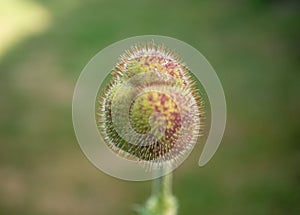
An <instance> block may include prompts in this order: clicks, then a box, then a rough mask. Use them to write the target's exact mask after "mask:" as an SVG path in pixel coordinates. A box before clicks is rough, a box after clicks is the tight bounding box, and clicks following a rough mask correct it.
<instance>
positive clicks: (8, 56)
mask: <svg viewBox="0 0 300 215" xmlns="http://www.w3.org/2000/svg"><path fill="white" fill-rule="evenodd" d="M16 2H17V1H16ZM24 2H25V1H24ZM26 2H27V1H26ZM29 3H30V5H37V6H38V7H39V8H43V10H45V11H46V13H47V14H49V17H50V19H51V25H48V28H44V31H43V32H40V33H39V34H38V35H37V34H35V35H32V36H30V37H29V36H27V37H24V35H23V40H19V41H20V42H19V43H17V44H15V45H14V46H9V47H10V49H6V52H5V53H4V54H3V55H2V57H1V59H0V110H1V115H0V143H1V150H0V214H9V215H15V214H18V215H19V214H22V215H27V214H28V215H35V214H39V215H48V214H49V215H50V214H51V215H52V214H57V215H60V214H61V215H67V214H72V215H74V214H103V215H105V214H117V215H118V214H120V215H126V214H132V213H133V212H132V210H131V205H132V204H133V203H142V202H143V201H144V200H146V199H147V197H148V196H149V192H150V185H151V184H150V183H149V182H141V183H132V182H124V181H119V180H116V179H114V178H111V177H109V176H106V175H105V174H103V173H101V172H100V171H98V170H97V169H96V168H94V167H93V166H92V165H91V164H90V163H89V162H88V161H87V159H86V158H85V157H84V155H83V153H82V152H81V151H80V149H79V146H78V144H77V141H76V139H75V136H74V132H73V128H72V120H71V100H72V92H73V89H74V86H75V82H76V79H77V78H78V76H79V73H80V72H81V69H82V68H83V67H84V65H85V64H86V63H87V61H88V60H89V59H90V58H91V57H92V56H93V55H94V54H95V53H96V52H97V51H99V50H100V49H102V48H104V47H105V46H107V45H109V44H110V43H112V42H115V41H117V40H120V39H124V38H126V37H130V36H135V35H141V34H162V35H167V36H172V37H176V38H178V39H181V40H184V41H186V42H187V43H189V44H191V45H193V46H194V47H195V48H197V49H198V50H200V51H201V52H202V53H203V54H204V55H205V56H206V57H207V58H208V60H209V61H210V63H211V64H212V65H213V66H214V68H215V70H216V71H217V73H218V75H219V77H220V79H221V81H222V83H223V87H224V90H225V93H226V99H227V105H228V124H227V129H226V133H225V137H224V140H223V143H222V145H221V147H220V149H219V151H218V152H217V154H216V155H215V157H214V159H213V160H212V161H211V162H210V163H209V164H208V165H207V166H206V167H204V168H201V169H200V168H198V167H197V165H196V164H197V159H198V156H199V153H200V150H201V147H197V148H196V149H195V151H194V152H193V153H192V156H191V157H190V158H189V159H188V160H187V161H186V162H185V163H184V164H183V165H182V166H181V167H180V168H179V169H177V170H176V171H175V181H174V191H175V193H176V196H177V197H178V199H179V203H180V214H182V215H185V214H222V215H226V214H228V215H232V214H244V215H247V214H249V215H250V214H251V215H253V214H257V215H260V214H261V215H266V214H270V215H271V214H272V215H277V214H278V215H279V214H280V215H281V214H290V215H292V214H299V212H300V207H299V204H298V202H299V199H300V190H299V182H298V181H299V179H300V172H299V164H300V153H299V137H300V136H299V134H300V132H299V128H300V125H299V121H300V116H299V109H300V100H299V90H300V89H299V88H300V87H299V81H300V77H299V45H298V40H299V21H300V20H299V18H300V17H299V13H298V11H299V4H298V3H296V1H254V0H253V1H237V0H231V1H192V0H190V1H179V0H174V1H158V0H153V1H138V0H130V1H121V0H119V1H106V0H102V1H67V0H65V1H58V0H55V1H48V0H47V1H46V0H41V1H29ZM0 4H1V5H0V7H1V10H2V11H3V10H4V9H3V8H4V6H5V4H4V2H0ZM2 6H3V7H2ZM6 9H7V11H8V12H7V11H6V12H5V13H6V14H7V13H11V15H12V17H14V16H15V17H18V20H22V19H23V18H24V19H25V18H26V16H27V15H26V14H27V13H26V10H28V11H30V10H31V9H30V8H28V9H26V10H25V8H24V11H23V12H22V13H19V12H15V9H12V8H9V7H6ZM1 13H2V12H1ZM39 21H40V20H39V19H38V18H37V19H36V20H32V21H30V22H32V25H30V26H35V25H36V23H38V22H39ZM5 23H9V22H5ZM23 26H24V29H25V30H26V29H29V27H28V26H25V25H23ZM8 27H9V26H8ZM0 28H1V30H2V31H3V29H5V28H4V27H3V26H0ZM17 29H23V28H22V27H21V26H20V27H18V28H17ZM22 31H23V30H22ZM18 33H19V31H16V33H15V34H18ZM12 37H13V36H12ZM0 38H1V37H0ZM1 42H2V41H1ZM5 42H6V41H3V42H2V43H5ZM4 45H5V44H4Z"/></svg>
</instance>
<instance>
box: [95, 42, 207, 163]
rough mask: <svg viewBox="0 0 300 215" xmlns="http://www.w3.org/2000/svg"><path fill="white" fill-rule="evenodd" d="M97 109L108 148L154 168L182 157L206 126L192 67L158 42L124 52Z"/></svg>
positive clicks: (137, 46) (101, 95) (100, 126)
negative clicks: (189, 67) (191, 72)
mask: <svg viewBox="0 0 300 215" xmlns="http://www.w3.org/2000/svg"><path fill="white" fill-rule="evenodd" d="M96 112H97V125H98V129H99V131H100V134H101V135H102V137H103V139H104V141H105V142H106V144H107V145H108V146H109V148H111V149H112V150H113V151H114V152H115V153H117V154H118V155H120V156H122V157H124V158H127V159H130V160H137V161H139V162H140V163H142V164H145V165H147V167H151V168H152V167H162V166H163V165H164V164H168V165H171V166H172V165H173V164H174V163H176V162H177V161H178V162H180V161H181V160H183V159H184V158H185V157H186V156H187V154H188V152H190V151H191V149H192V148H193V146H194V145H195V143H196V142H197V139H198V137H199V136H200V135H201V131H202V129H203V128H202V126H203V114H204V112H203V100H202V98H201V94H200V92H199V91H198V90H197V89H196V87H195V82H194V80H193V78H192V76H191V74H190V71H189V70H188V67H187V66H186V65H185V64H184V62H183V61H182V59H180V57H179V56H177V55H176V54H175V53H174V52H173V51H171V50H169V49H167V48H166V47H164V46H163V45H156V44H155V43H154V42H149V43H148V44H138V45H135V46H133V47H132V48H131V49H130V50H127V51H125V52H124V53H123V55H122V56H121V57H120V60H119V62H118V63H117V65H116V66H115V67H114V68H113V70H112V72H111V79H110V80H109V83H108V84H107V86H106V87H105V88H104V89H102V90H100V91H99V93H98V98H97V110H96Z"/></svg>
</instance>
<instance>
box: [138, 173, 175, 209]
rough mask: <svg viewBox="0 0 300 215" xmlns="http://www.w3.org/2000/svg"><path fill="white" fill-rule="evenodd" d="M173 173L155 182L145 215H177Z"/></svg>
mask: <svg viewBox="0 0 300 215" xmlns="http://www.w3.org/2000/svg"><path fill="white" fill-rule="evenodd" d="M172 176H173V175H172V173H169V174H168V175H165V176H162V177H160V178H157V179H155V180H154V181H153V189H152V195H151V197H150V198H149V199H148V201H147V203H146V207H145V210H144V211H143V213H142V214H143V215H176V214H177V207H178V206H177V200H176V198H175V197H174V196H173V194H172Z"/></svg>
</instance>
